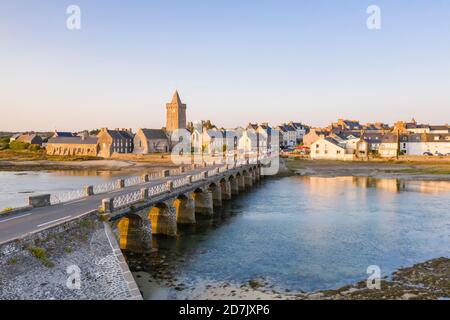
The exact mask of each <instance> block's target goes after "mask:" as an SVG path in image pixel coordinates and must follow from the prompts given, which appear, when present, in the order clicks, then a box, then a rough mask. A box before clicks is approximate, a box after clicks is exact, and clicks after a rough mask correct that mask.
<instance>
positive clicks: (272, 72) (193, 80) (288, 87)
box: [0, 0, 450, 131]
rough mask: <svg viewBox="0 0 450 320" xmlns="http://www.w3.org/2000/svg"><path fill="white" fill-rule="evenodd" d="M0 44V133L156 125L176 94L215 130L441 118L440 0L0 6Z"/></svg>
mask: <svg viewBox="0 0 450 320" xmlns="http://www.w3.org/2000/svg"><path fill="white" fill-rule="evenodd" d="M71 4H76V5H78V6H79V7H80V8H81V13H82V16H81V23H82V25H81V30H78V31H70V30H68V29H67V28H66V19H67V17H68V15H67V14H66V8H67V7H68V6H69V5H71ZM371 4H375V5H378V6H379V7H380V8H381V15H382V22H381V26H382V28H381V30H377V31H373V30H368V29H367V27H366V20H367V18H368V14H367V13H366V9H367V7H368V6H369V5H371ZM0 42H1V47H0V131H25V130H36V131H40V130H54V129H58V130H71V131H75V130H82V129H92V128H100V127H110V128H116V127H121V128H134V129H136V128H138V127H146V128H160V127H162V126H164V125H165V103H167V102H170V100H171V97H172V94H173V91H174V90H175V89H178V91H179V93H180V96H181V99H182V101H183V102H184V103H186V104H187V108H188V109H187V116H188V120H191V121H192V120H193V121H195V120H200V119H210V120H211V121H212V122H213V123H215V124H217V125H218V126H224V127H235V126H238V125H245V124H247V123H248V122H250V121H251V122H257V121H258V122H269V123H270V124H272V125H275V124H279V123H282V122H287V121H290V120H294V121H301V122H304V123H306V124H310V125H313V126H325V125H327V124H329V123H330V122H331V121H335V120H336V119H337V118H349V119H357V120H360V121H361V122H363V123H365V122H375V121H383V122H388V123H392V122H394V121H396V120H410V119H411V118H412V117H414V118H415V119H416V120H417V121H419V122H423V123H433V124H444V123H450V1H448V0H408V1H407V0H371V1H366V0H308V1H306V0H297V1H275V0H240V1H238V0H215V1H210V0H178V1H174V0H158V1H156V0H151V1H137V0H131V1H126V2H125V1H118V0H90V1H88V0H70V1H66V0H40V1H25V0H2V1H1V3H0Z"/></svg>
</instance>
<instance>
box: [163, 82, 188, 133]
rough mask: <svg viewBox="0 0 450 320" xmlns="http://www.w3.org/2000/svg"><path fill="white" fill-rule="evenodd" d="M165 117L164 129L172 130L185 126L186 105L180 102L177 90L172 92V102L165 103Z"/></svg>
mask: <svg viewBox="0 0 450 320" xmlns="http://www.w3.org/2000/svg"><path fill="white" fill-rule="evenodd" d="M166 109H167V119H166V130H167V131H168V132H173V131H175V130H176V129H185V128H186V105H185V104H183V103H182V102H181V99H180V96H179V95H178V91H175V93H174V94H173V98H172V102H170V103H167V104H166Z"/></svg>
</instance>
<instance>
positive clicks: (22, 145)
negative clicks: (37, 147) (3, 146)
mask: <svg viewBox="0 0 450 320" xmlns="http://www.w3.org/2000/svg"><path fill="white" fill-rule="evenodd" d="M29 146H30V144H29V143H27V142H23V141H17V140H15V141H11V142H10V143H9V148H10V149H11V150H27V149H28V147H29Z"/></svg>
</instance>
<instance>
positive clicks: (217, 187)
mask: <svg viewBox="0 0 450 320" xmlns="http://www.w3.org/2000/svg"><path fill="white" fill-rule="evenodd" d="M208 190H209V191H211V193H212V198H213V205H214V206H216V207H221V206H222V186H221V184H220V181H213V182H211V183H210V184H209V186H208Z"/></svg>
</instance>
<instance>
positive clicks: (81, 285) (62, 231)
mask: <svg viewBox="0 0 450 320" xmlns="http://www.w3.org/2000/svg"><path fill="white" fill-rule="evenodd" d="M6 299H57V300H60V299H61V300H73V299H85V300H86V299H89V300H93V299H96V300H97V299H98V300H104V299H108V300H109V299H142V297H141V295H140V292H139V290H138V288H137V286H136V283H135V282H134V279H133V277H132V275H131V273H130V271H129V269H128V266H127V265H126V262H125V259H124V257H123V255H122V253H121V251H120V249H119V246H118V244H117V240H116V239H115V237H114V236H113V234H112V232H111V229H110V227H109V225H108V224H107V223H104V222H102V221H100V220H99V218H98V215H97V214H96V212H91V213H89V214H86V215H85V216H83V217H82V218H79V219H74V220H71V221H68V222H65V223H63V224H60V225H58V226H56V227H52V228H49V229H46V230H43V231H40V232H38V233H34V234H29V235H26V236H25V237H23V238H21V239H18V240H14V241H11V242H8V243H4V244H2V245H0V300H6Z"/></svg>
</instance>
